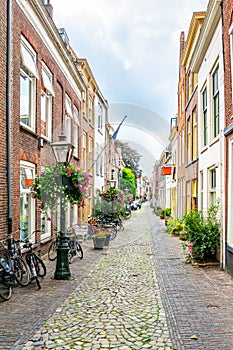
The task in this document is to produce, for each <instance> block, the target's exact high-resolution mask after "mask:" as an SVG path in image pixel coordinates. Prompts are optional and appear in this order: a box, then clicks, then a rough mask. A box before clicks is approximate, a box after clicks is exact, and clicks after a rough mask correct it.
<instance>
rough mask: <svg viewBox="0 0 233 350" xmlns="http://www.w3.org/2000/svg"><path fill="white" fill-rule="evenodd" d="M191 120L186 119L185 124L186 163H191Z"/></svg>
mask: <svg viewBox="0 0 233 350" xmlns="http://www.w3.org/2000/svg"><path fill="white" fill-rule="evenodd" d="M190 119H191V118H189V119H188V122H187V162H188V163H190V162H191V151H192V149H191V146H192V145H191V120H190Z"/></svg>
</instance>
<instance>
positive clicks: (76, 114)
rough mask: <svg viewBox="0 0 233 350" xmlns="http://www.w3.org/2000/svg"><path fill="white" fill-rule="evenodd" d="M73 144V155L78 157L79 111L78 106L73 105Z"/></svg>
mask: <svg viewBox="0 0 233 350" xmlns="http://www.w3.org/2000/svg"><path fill="white" fill-rule="evenodd" d="M73 145H74V147H75V148H74V156H75V157H77V158H78V154H79V112H78V108H77V107H76V106H74V125H73Z"/></svg>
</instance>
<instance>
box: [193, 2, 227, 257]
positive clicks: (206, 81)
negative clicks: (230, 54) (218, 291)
mask: <svg viewBox="0 0 233 350" xmlns="http://www.w3.org/2000/svg"><path fill="white" fill-rule="evenodd" d="M220 4H221V1H219V0H210V1H209V4H208V10H207V14H206V17H205V21H204V24H203V27H202V31H201V34H200V38H199V42H198V44H197V48H196V50H195V52H194V59H193V67H192V70H193V71H194V72H196V73H198V147H199V174H198V209H199V210H203V211H204V213H205V212H206V211H207V209H208V208H209V206H210V205H211V204H214V203H216V200H219V202H220V208H221V210H220V212H221V215H222V217H221V221H222V223H223V220H224V216H223V211H224V164H223V162H224V139H223V129H224V75H223V73H224V71H223V52H222V22H221V5H220ZM222 243H223V242H222ZM223 245H224V244H223ZM222 254H223V249H222ZM220 258H221V261H223V258H222V256H221V257H220Z"/></svg>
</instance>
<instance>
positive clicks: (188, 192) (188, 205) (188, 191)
mask: <svg viewBox="0 0 233 350" xmlns="http://www.w3.org/2000/svg"><path fill="white" fill-rule="evenodd" d="M190 209H191V183H190V181H188V182H186V212H188V211H190Z"/></svg>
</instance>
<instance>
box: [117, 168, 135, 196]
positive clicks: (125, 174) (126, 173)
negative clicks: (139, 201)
mask: <svg viewBox="0 0 233 350" xmlns="http://www.w3.org/2000/svg"><path fill="white" fill-rule="evenodd" d="M120 186H121V189H122V191H123V192H124V193H125V197H126V198H127V199H128V197H130V196H131V197H133V198H135V197H136V185H135V175H134V173H133V172H132V170H131V169H129V168H124V169H123V170H122V178H121V180H120ZM127 201H129V200H127Z"/></svg>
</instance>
